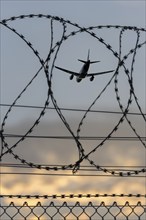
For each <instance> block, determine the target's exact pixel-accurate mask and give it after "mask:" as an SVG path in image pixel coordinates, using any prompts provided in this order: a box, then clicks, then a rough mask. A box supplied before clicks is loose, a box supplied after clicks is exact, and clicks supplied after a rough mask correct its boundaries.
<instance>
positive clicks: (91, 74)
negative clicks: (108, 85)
mask: <svg viewBox="0 0 146 220" xmlns="http://www.w3.org/2000/svg"><path fill="white" fill-rule="evenodd" d="M111 72H114V70H109V71H104V72H98V73H89V74H87V76H89V77H90V76H97V75H102V74H106V73H111Z"/></svg>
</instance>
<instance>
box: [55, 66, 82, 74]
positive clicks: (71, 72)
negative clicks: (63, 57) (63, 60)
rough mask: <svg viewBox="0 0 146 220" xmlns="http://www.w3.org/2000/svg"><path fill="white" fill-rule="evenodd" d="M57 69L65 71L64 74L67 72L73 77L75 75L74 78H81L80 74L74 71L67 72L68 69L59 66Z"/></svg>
mask: <svg viewBox="0 0 146 220" xmlns="http://www.w3.org/2000/svg"><path fill="white" fill-rule="evenodd" d="M55 67H56V68H57V69H59V70H61V71H63V72H66V73H69V74H71V75H74V76H79V75H80V74H79V73H76V72H73V71H70V70H67V69H63V68H61V67H58V66H55Z"/></svg>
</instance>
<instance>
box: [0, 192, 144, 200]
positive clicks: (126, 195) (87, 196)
mask: <svg viewBox="0 0 146 220" xmlns="http://www.w3.org/2000/svg"><path fill="white" fill-rule="evenodd" d="M98 197H108V198H109V197H114V198H115V197H120V198H121V197H130V198H131V197H136V198H142V197H143V198H146V194H131V193H130V194H106V193H105V194H100V193H99V194H98V193H96V194H90V193H88V194H81V193H80V194H61V195H59V194H53V195H0V198H11V199H14V198H17V199H21V198H25V199H32V198H35V199H41V198H42V199H48V198H51V199H58V198H61V199H65V198H69V199H73V198H98Z"/></svg>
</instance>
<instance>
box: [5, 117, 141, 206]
mask: <svg viewBox="0 0 146 220" xmlns="http://www.w3.org/2000/svg"><path fill="white" fill-rule="evenodd" d="M111 120H112V119H111ZM77 121H78V118H74V119H72V120H70V123H71V124H72V128H73V129H74V131H75V126H76V124H77ZM25 123H26V124H27V125H28V124H29V123H31V121H30V120H29V121H25ZM23 124H24V123H23V121H22V122H20V123H19V124H17V125H15V126H13V127H12V128H10V127H9V131H13V133H14V134H17V133H19V134H20V133H21V132H22V131H23ZM85 125H86V126H85V127H84V128H83V130H82V136H84V135H87V134H88V136H92V135H99V136H100V134H107V132H106V131H105V128H110V127H112V126H113V121H110V119H109V118H108V119H107V120H102V118H101V119H100V120H99V121H98V125H97V123H95V121H92V120H91V121H90V122H88V126H87V124H85ZM137 126H139V125H138V124H137ZM99 128H100V130H99ZM98 131H99V132H98ZM127 131H128V130H127ZM124 132H125V131H124V130H123V129H121V131H120V128H119V134H120V135H121V136H122V133H124ZM22 133H23V132H22ZM22 133H21V134H22ZM33 134H34V135H43V134H44V135H64V134H66V128H65V126H64V125H63V124H62V122H59V121H54V122H51V123H49V124H48V122H43V123H41V124H40V128H39V127H38V128H36V129H34V133H33ZM129 134H131V132H130V131H128V132H127V136H128V135H129ZM15 141H16V140H15ZM9 142H11V139H10V140H9ZM13 142H14V140H13ZM81 142H82V145H83V146H84V149H85V152H86V153H88V152H90V151H91V150H92V149H93V148H94V147H95V146H97V145H98V144H99V143H100V141H99V140H98V141H96V140H94V141H93V140H92V141H91V140H84V141H81ZM14 152H15V153H16V154H18V155H19V156H20V157H21V158H23V159H25V160H27V161H30V162H33V163H36V164H39V163H41V164H44V165H53V164H54V166H55V165H56V164H58V165H59V164H65V165H67V164H71V163H75V162H76V160H78V150H77V147H76V143H75V141H74V140H70V139H68V140H63V139H37V138H36V139H34V138H32V139H30V138H28V139H27V140H25V141H24V142H22V143H20V144H19V146H18V147H17V148H16V149H15V150H14ZM144 152H145V149H144V147H143V146H141V144H140V143H139V142H138V141H137V142H135V141H133V142H129V141H107V142H106V143H105V144H104V145H103V146H102V147H99V148H98V149H97V151H96V152H95V153H94V154H91V155H90V159H91V160H93V161H94V162H95V163H96V164H98V165H101V166H105V165H106V166H115V165H116V166H131V165H132V166H138V165H142V164H143V165H144V163H145V156H144V155H145V154H144ZM2 162H3V163H5V162H9V163H18V161H16V160H14V159H13V158H12V155H11V156H10V155H8V154H7V155H6V156H5V157H4V158H3V161H2ZM81 165H90V164H89V163H88V161H87V160H85V161H84V162H83V163H82V164H81ZM2 171H6V172H10V173H13V172H20V173H21V172H22V173H23V172H32V175H21V174H20V175H16V174H13V175H2V178H1V183H2V186H1V193H2V194H14V195H15V194H16V195H18V194H30V195H36V194H39V195H46V194H49V195H52V194H79V193H81V194H87V193H91V194H96V193H99V194H104V193H107V194H113V193H115V194H122V193H124V194H129V193H132V194H136V193H141V194H143V193H144V186H145V185H144V184H145V183H144V181H143V178H141V179H139V178H138V177H137V178H136V177H135V179H133V178H134V177H133V178H131V177H129V178H125V177H113V176H106V177H102V176H90V177H87V176H84V177H83V176H75V175H73V174H72V171H62V170H61V171H46V170H43V169H42V170H39V169H35V168H33V169H30V168H27V169H26V168H2ZM38 173H40V174H45V175H35V174H38ZM86 173H88V174H100V175H101V174H104V173H102V172H98V171H94V172H93V171H92V172H91V171H88V172H87V171H86V172H85V171H78V172H77V173H76V174H86ZM46 174H53V175H54V174H55V176H53V175H48V176H47V175H46ZM56 174H61V175H56ZM62 174H65V175H66V174H69V175H71V176H65V175H62ZM133 180H134V181H133ZM112 199H113V198H108V199H106V201H112ZM114 199H115V198H114ZM83 200H84V201H85V200H87V199H83ZM102 200H103V198H102V197H101V198H98V201H102ZM8 201H9V199H8V200H6V202H8ZM119 201H123V202H124V201H125V198H123V199H122V200H121V198H120V199H119ZM131 201H134V198H131ZM20 202H22V200H21V201H20ZM31 202H32V201H31ZM33 202H36V200H34V201H33Z"/></svg>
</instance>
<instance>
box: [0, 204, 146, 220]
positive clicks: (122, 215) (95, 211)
mask: <svg viewBox="0 0 146 220" xmlns="http://www.w3.org/2000/svg"><path fill="white" fill-rule="evenodd" d="M0 219H1V220H10V219H12V220H23V219H24V220H49V219H50V220H63V219H65V220H75V219H80V220H85V219H92V220H128V219H129V220H145V219H146V205H143V204H142V203H141V202H140V201H139V202H137V203H136V204H135V205H132V204H130V203H129V202H126V203H125V204H124V205H120V204H118V203H117V202H113V203H112V204H111V205H106V204H105V203H104V202H101V203H100V204H98V205H97V204H94V203H93V202H88V203H87V204H86V205H85V204H84V205H83V204H81V203H80V202H75V203H74V204H73V203H69V202H62V203H61V204H60V203H58V204H57V202H50V203H49V204H47V205H43V204H42V203H41V202H37V203H36V204H35V205H31V204H29V202H24V203H23V204H22V205H16V204H15V202H10V203H9V205H2V206H1V207H0Z"/></svg>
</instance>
